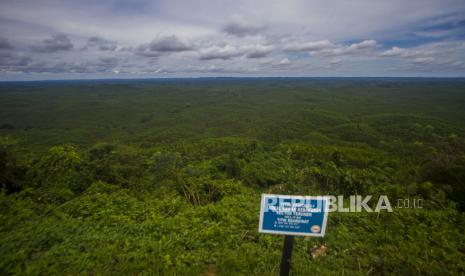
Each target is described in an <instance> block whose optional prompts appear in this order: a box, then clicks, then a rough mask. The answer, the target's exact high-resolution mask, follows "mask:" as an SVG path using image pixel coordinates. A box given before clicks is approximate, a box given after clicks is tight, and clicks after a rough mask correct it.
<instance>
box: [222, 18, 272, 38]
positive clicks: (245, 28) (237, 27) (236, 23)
mask: <svg viewBox="0 0 465 276" xmlns="http://www.w3.org/2000/svg"><path fill="white" fill-rule="evenodd" d="M263 30H265V28H264V27H263V26H258V25H255V24H252V23H250V22H247V21H244V20H242V19H240V18H236V19H234V20H232V21H230V22H228V23H227V24H226V25H225V26H224V27H223V28H222V31H223V32H225V33H227V34H230V35H234V36H239V37H243V36H247V35H256V34H259V33H260V32H262V31H263Z"/></svg>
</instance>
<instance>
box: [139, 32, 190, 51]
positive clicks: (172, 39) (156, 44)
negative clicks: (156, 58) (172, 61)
mask: <svg viewBox="0 0 465 276" xmlns="http://www.w3.org/2000/svg"><path fill="white" fill-rule="evenodd" d="M148 49H150V51H152V52H182V51H188V50H191V49H192V47H191V46H188V45H187V44H185V43H184V42H182V41H181V40H179V38H177V37H176V36H174V35H171V36H165V37H160V38H157V39H154V40H152V42H150V44H149V45H148Z"/></svg>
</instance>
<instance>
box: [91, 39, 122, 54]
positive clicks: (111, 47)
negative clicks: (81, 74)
mask: <svg viewBox="0 0 465 276" xmlns="http://www.w3.org/2000/svg"><path fill="white" fill-rule="evenodd" d="M87 46H88V47H95V48H97V49H98V50H100V51H115V50H116V49H117V47H118V45H117V43H116V42H114V41H110V40H106V39H104V38H102V37H98V36H92V37H89V39H88V40H87Z"/></svg>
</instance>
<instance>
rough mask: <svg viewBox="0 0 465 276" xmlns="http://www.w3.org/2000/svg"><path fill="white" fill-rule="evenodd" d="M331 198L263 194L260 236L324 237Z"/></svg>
mask: <svg viewBox="0 0 465 276" xmlns="http://www.w3.org/2000/svg"><path fill="white" fill-rule="evenodd" d="M327 219H328V198H327V197H324V196H316V197H311V196H290V195H270V194H262V203H261V208H260V225H259V229H258V231H259V232H262V233H269V234H280V235H300V236H313V237H323V236H324V235H325V230H326V221H327Z"/></svg>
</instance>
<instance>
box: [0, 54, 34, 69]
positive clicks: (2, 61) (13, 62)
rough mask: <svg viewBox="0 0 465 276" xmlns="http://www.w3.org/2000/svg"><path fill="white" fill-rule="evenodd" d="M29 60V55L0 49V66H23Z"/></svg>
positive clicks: (29, 61)
mask: <svg viewBox="0 0 465 276" xmlns="http://www.w3.org/2000/svg"><path fill="white" fill-rule="evenodd" d="M31 62H32V58H31V57H30V56H27V55H23V54H16V53H11V52H4V51H0V67H1V68H3V69H6V68H10V69H11V68H12V67H15V66H25V65H27V64H29V63H31Z"/></svg>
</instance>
